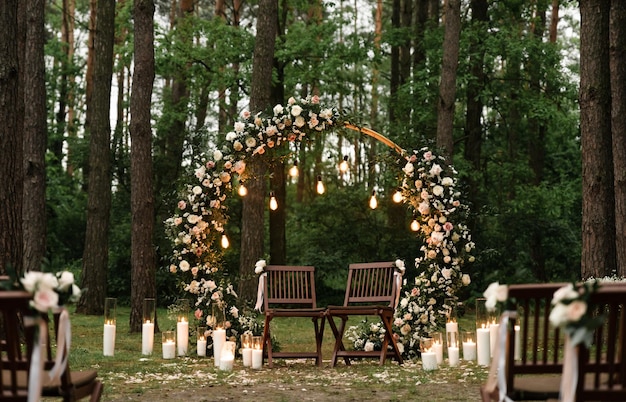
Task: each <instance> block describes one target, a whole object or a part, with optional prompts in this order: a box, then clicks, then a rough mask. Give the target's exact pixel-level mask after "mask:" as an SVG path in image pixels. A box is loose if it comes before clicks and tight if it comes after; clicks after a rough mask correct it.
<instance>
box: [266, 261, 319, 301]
mask: <svg viewBox="0 0 626 402" xmlns="http://www.w3.org/2000/svg"><path fill="white" fill-rule="evenodd" d="M264 271H265V272H266V273H267V278H266V281H265V296H264V302H263V303H264V309H265V311H267V310H268V309H270V308H272V307H278V306H283V307H286V306H297V307H299V308H316V307H317V306H316V303H317V302H316V298H315V267H312V266H291V265H268V266H266V267H265V269H264Z"/></svg>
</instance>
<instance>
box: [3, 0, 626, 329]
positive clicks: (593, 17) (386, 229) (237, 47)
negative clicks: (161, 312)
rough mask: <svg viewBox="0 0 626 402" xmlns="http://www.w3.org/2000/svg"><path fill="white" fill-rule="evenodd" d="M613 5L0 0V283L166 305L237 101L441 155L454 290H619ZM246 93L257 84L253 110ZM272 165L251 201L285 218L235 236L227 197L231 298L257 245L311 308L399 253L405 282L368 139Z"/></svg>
mask: <svg viewBox="0 0 626 402" xmlns="http://www.w3.org/2000/svg"><path fill="white" fill-rule="evenodd" d="M619 3H620V2H619V0H617V1H615V0H614V1H610V2H609V1H603V0H596V1H590V0H589V1H580V3H579V2H575V1H563V0H561V1H559V0H552V1H548V0H534V1H519V0H507V1H497V2H492V1H487V0H471V1H457V0H447V1H444V2H442V1H438V0H392V1H388V2H383V1H382V0H378V1H377V2H368V1H355V2H344V1H339V2H319V1H313V0H311V1H301V0H284V1H280V2H275V1H274V2H273V1H269V2H268V1H267V0H260V1H259V2H258V3H257V2H256V1H249V2H242V1H239V0H228V1H215V2H212V1H203V0H196V1H192V0H171V1H154V2H152V1H144V0H136V1H134V2H132V1H123V0H122V1H113V0H90V1H87V0H51V1H43V0H26V1H18V0H11V1H5V2H3V3H2V5H1V6H0V15H1V16H2V17H1V18H2V21H0V26H1V29H2V32H0V37H1V38H2V39H1V41H2V44H3V46H2V47H1V49H2V54H1V55H0V56H2V57H0V65H1V67H2V68H1V69H0V86H1V87H0V96H1V97H2V99H1V101H2V102H0V106H1V107H0V111H1V112H2V115H1V116H0V120H2V121H3V122H5V123H4V124H3V127H2V136H1V138H2V142H1V144H0V145H1V148H0V152H1V153H0V167H1V168H2V169H1V171H0V174H1V177H0V179H1V182H2V183H3V189H2V191H1V192H0V195H1V197H0V201H1V204H0V211H2V212H1V213H0V220H1V222H0V223H1V224H2V233H1V234H2V237H1V239H0V240H2V241H1V247H2V249H1V252H2V253H1V255H0V257H1V258H0V264H1V265H0V272H4V271H6V269H7V267H9V266H13V267H18V270H19V271H24V270H29V269H41V268H42V264H41V261H45V265H46V266H47V269H54V270H60V269H70V270H72V271H73V272H75V273H76V274H77V275H78V276H81V277H82V286H83V287H87V288H89V289H90V295H91V296H90V297H89V298H83V299H81V302H80V303H79V306H78V310H79V311H82V312H85V313H90V314H99V313H101V312H102V307H103V300H104V296H109V297H117V298H118V299H119V300H120V301H121V302H122V303H129V304H132V305H133V306H140V301H143V298H144V297H147V296H150V295H156V296H157V298H158V300H159V303H160V304H161V305H164V306H165V305H169V304H170V303H171V302H172V301H173V300H174V299H176V298H177V296H178V295H179V293H178V289H176V288H175V280H173V277H172V276H171V274H170V273H169V272H168V266H169V264H170V261H169V258H170V255H171V251H170V250H171V244H170V240H169V239H167V237H166V236H165V232H164V227H163V222H164V220H165V219H166V218H167V217H169V216H170V215H171V213H172V211H173V210H174V208H175V206H176V203H177V201H178V199H179V198H178V197H179V192H180V190H181V189H184V188H185V186H186V185H187V184H188V183H189V180H190V178H191V177H193V171H194V169H195V167H196V166H197V163H198V162H199V161H201V160H202V158H203V154H204V153H205V152H207V151H208V150H210V149H213V148H215V147H216V146H219V144H220V143H221V142H223V141H225V135H226V133H227V132H228V131H231V130H232V126H233V124H234V122H235V121H236V120H237V118H238V116H239V114H240V113H241V112H242V111H243V110H246V109H250V110H251V111H253V112H257V111H261V110H264V109H265V110H267V109H268V108H269V107H271V106H272V105H274V104H278V103H282V104H285V102H287V99H288V98H289V97H291V96H293V97H296V98H299V99H300V98H306V97H309V96H313V95H315V96H319V98H320V99H321V103H323V104H324V105H328V106H334V107H337V108H338V109H339V110H340V111H341V112H342V113H343V114H344V116H346V120H349V121H351V122H352V123H354V124H357V125H359V126H363V127H369V128H372V129H374V130H376V131H378V132H380V133H382V134H384V135H385V136H386V137H388V138H389V139H391V140H392V141H394V142H395V143H397V144H399V145H400V146H401V147H403V148H405V149H408V150H412V149H419V148H421V147H422V146H424V145H430V146H433V147H434V146H436V147H438V148H439V149H441V150H442V152H443V153H444V154H446V155H447V156H448V158H449V159H450V161H451V162H452V163H453V164H454V166H455V168H456V169H457V171H458V172H459V177H460V180H461V182H462V183H463V197H464V200H465V202H467V203H468V204H469V205H470V208H471V211H472V215H471V219H470V222H469V227H470V229H471V232H472V235H473V241H474V242H475V244H476V261H475V262H474V263H473V264H472V265H471V266H469V267H468V268H467V269H465V270H466V271H467V272H468V273H469V274H470V275H471V277H472V285H471V286H470V287H469V290H468V291H467V292H468V293H467V294H465V295H463V297H465V298H467V297H472V296H475V295H476V294H479V293H481V292H482V290H484V288H486V286H487V284H488V283H490V282H492V281H494V280H501V281H506V282H507V283H515V282H547V281H561V280H573V279H578V278H581V277H585V278H586V277H589V276H606V275H619V276H624V274H625V272H624V270H625V266H626V264H625V262H624V261H626V257H625V256H624V253H626V247H624V244H623V242H624V241H625V240H624V236H623V233H624V220H625V219H626V213H624V211H623V210H622V208H624V204H626V202H625V201H624V200H625V199H626V196H625V194H624V192H625V191H626V190H624V187H626V186H624V185H623V182H624V174H626V173H624V172H626V168H624V166H623V165H620V163H621V164H623V163H624V161H625V160H626V158H625V157H623V155H624V153H626V152H625V151H624V148H625V147H626V141H624V138H623V136H624V135H626V134H624V133H626V130H624V129H623V128H624V127H626V123H625V122H624V119H625V118H626V113H624V99H626V98H624V96H623V93H624V92H623V91H624V88H623V85H622V84H623V83H626V79H620V77H622V78H623V77H624V75H623V74H624V65H625V64H624V61H623V58H624V49H625V48H626V47H625V46H624V45H623V44H624V37H625V35H624V33H623V32H624V28H622V27H624V26H626V24H624V23H623V22H624V21H625V20H626V11H625V7H624V5H623V4H619ZM579 17H580V18H579ZM581 22H582V24H581ZM152 24H154V26H153V25H152ZM268 26H269V27H270V28H267V27H268ZM268 34H269V36H270V38H271V39H272V40H271V41H268V40H267V35H268ZM264 35H265V36H264ZM15 39H17V41H16V40H15ZM270 42H272V43H274V45H273V46H271V48H268V49H263V46H265V44H269V43H270ZM268 46H269V45H268ZM151 51H152V52H153V53H151ZM260 54H263V55H265V57H266V61H265V62H263V59H262V57H261V56H259V55H260ZM252 55H254V57H252ZM268 55H269V60H271V62H267V57H268ZM151 58H152V59H151ZM151 63H152V64H151ZM260 63H261V64H260ZM146 66H150V67H151V68H152V70H150V68H148V69H147V70H146ZM263 68H264V69H265V70H263ZM259 71H265V72H264V73H263V74H265V76H267V74H268V73H267V71H269V74H270V75H271V79H264V78H259V77H263V74H261V73H259ZM255 72H256V74H257V75H256V76H255ZM259 74H260V75H259ZM620 74H621V75H620ZM262 80H265V81H266V82H267V83H268V85H271V91H270V92H269V93H268V94H267V96H265V98H263V101H259V100H258V99H259V98H258V96H255V93H254V91H255V89H254V88H255V85H259V81H262ZM112 83H114V84H115V85H113V86H112ZM112 89H113V90H114V91H115V93H114V94H113V93H112ZM133 97H134V98H133ZM255 99H256V100H255ZM146 105H147V108H146ZM112 110H113V111H114V113H111V111H112ZM112 116H113V119H111V117H112ZM131 143H132V147H131ZM292 151H293V152H292V154H291V156H289V157H287V158H278V159H276V160H272V161H271V163H268V165H267V166H265V168H266V169H267V172H268V174H267V176H265V180H263V181H262V183H260V185H259V186H258V187H253V188H252V189H251V190H252V194H256V199H257V204H258V203H259V202H260V203H261V204H262V205H266V198H267V195H268V192H269V191H268V189H271V191H274V192H275V194H276V195H277V196H278V197H279V203H280V205H284V206H285V208H280V209H279V212H277V213H270V212H269V211H267V208H264V211H265V212H264V213H263V214H262V215H261V216H260V217H258V219H259V220H257V221H256V223H253V224H252V225H251V223H250V222H249V221H248V223H246V219H247V218H246V213H245V212H244V211H245V210H246V205H245V203H246V201H242V199H240V198H238V197H236V196H235V197H230V199H229V205H228V207H229V210H228V211H229V215H230V220H229V224H228V226H227V228H226V232H227V233H228V235H229V237H230V244H231V247H230V248H229V249H228V250H227V251H226V252H225V254H224V258H225V260H224V265H225V268H226V269H227V272H228V273H229V274H230V276H231V277H232V279H233V281H234V283H236V284H238V285H239V288H240V290H241V292H240V293H241V295H242V297H244V299H246V300H251V299H252V298H253V294H254V293H253V290H254V285H255V282H254V281H253V275H251V274H252V273H253V269H254V261H256V260H257V259H258V258H259V257H261V256H265V255H266V256H268V258H269V259H270V261H271V262H272V263H283V262H286V263H289V264H310V265H314V266H315V267H316V272H317V275H318V278H319V279H318V298H319V299H320V304H321V305H324V304H326V303H330V302H335V303H336V302H337V301H340V300H341V294H342V289H343V287H344V283H345V277H346V272H347V266H348V264H349V263H351V262H362V261H376V260H391V259H396V258H399V259H403V260H405V261H406V262H407V266H408V267H409V269H408V270H407V271H408V272H407V273H408V275H409V276H414V275H416V274H417V272H411V269H410V267H411V266H412V263H411V262H412V261H414V259H415V258H416V257H417V256H418V255H419V253H420V250H419V243H418V242H417V241H416V239H415V236H414V235H413V234H412V232H411V231H410V229H409V223H410V221H411V216H407V213H406V209H405V208H404V207H402V206H398V205H396V204H394V203H393V202H392V201H391V196H392V194H393V193H394V192H395V188H396V186H397V185H398V183H397V178H398V174H399V172H398V169H397V166H396V164H395V163H396V162H395V161H393V158H390V154H391V152H390V151H389V149H387V148H386V147H385V146H383V145H382V144H380V143H378V142H376V141H375V140H374V139H372V138H367V137H361V136H358V135H357V134H355V133H354V132H352V131H350V130H342V129H338V130H336V131H335V132H333V133H332V134H324V135H320V136H317V137H316V138H315V139H314V140H313V141H311V142H307V143H303V145H302V146H301V147H300V148H299V149H293V150H292ZM620 155H621V156H620ZM344 156H347V157H348V159H349V161H350V171H349V173H348V174H342V173H340V172H339V171H338V164H339V163H340V162H341V161H342V160H343V158H344ZM294 162H297V164H298V167H299V168H300V174H299V176H298V177H297V178H295V179H294V178H289V177H288V176H287V169H288V168H289V167H290V166H291V165H292V164H294ZM320 175H321V176H322V177H323V178H324V181H325V183H326V185H327V191H326V193H325V194H324V195H323V196H320V195H317V194H316V193H315V182H316V178H317V177H318V176H320ZM131 189H132V190H133V191H131ZM374 191H375V193H376V195H377V197H378V199H379V202H378V204H379V207H378V208H377V209H376V210H371V209H369V208H368V206H367V200H368V199H369V197H370V196H371V194H372V192H374ZM258 200H260V201H258ZM257 211H258V209H257ZM242 222H243V223H242ZM251 226H254V227H256V228H257V229H256V230H260V232H255V231H254V230H252V229H251ZM251 234H252V235H253V236H252V237H254V239H256V241H257V243H255V244H258V240H259V239H260V241H261V246H260V248H261V249H260V250H257V249H258V248H259V247H258V245H250V243H249V241H248V240H249V238H250V236H251ZM266 235H267V236H266ZM247 239H248V240H247ZM254 280H255V279H254ZM133 310H134V313H133V314H134V315H137V314H139V315H141V308H140V307H137V308H133ZM131 321H133V318H132V317H131ZM139 323H140V318H139V319H136V320H135V324H136V326H137V325H138V324H139ZM135 330H138V329H137V328H136V329H135Z"/></svg>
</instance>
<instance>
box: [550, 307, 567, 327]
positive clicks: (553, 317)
mask: <svg viewBox="0 0 626 402" xmlns="http://www.w3.org/2000/svg"><path fill="white" fill-rule="evenodd" d="M549 320H550V324H552V325H553V326H555V327H560V326H561V325H564V324H565V323H567V306H565V305H564V304H561V303H558V304H557V305H556V306H554V307H553V308H552V311H551V312H550V317H549Z"/></svg>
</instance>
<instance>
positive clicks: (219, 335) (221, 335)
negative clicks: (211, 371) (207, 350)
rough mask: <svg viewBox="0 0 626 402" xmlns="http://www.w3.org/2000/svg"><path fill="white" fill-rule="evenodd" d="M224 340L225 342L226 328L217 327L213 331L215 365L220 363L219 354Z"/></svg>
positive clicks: (217, 365)
mask: <svg viewBox="0 0 626 402" xmlns="http://www.w3.org/2000/svg"><path fill="white" fill-rule="evenodd" d="M224 342H226V330H224V329H222V328H217V329H216V330H214V331H213V359H214V360H215V367H219V365H220V354H221V352H222V346H224Z"/></svg>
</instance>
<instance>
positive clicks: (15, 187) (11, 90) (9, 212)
mask: <svg viewBox="0 0 626 402" xmlns="http://www.w3.org/2000/svg"><path fill="white" fill-rule="evenodd" d="M17 8H18V0H4V1H0V121H1V122H2V124H0V183H2V190H1V191H0V227H1V228H2V230H0V273H2V274H4V273H6V268H7V267H8V266H11V267H13V268H15V269H17V270H18V273H21V272H22V255H23V254H22V251H23V250H22V239H23V237H22V186H23V184H24V183H23V180H22V178H23V175H22V166H23V164H22V162H23V159H22V156H23V154H22V138H23V133H22V129H23V127H20V126H19V119H18V113H19V109H18V105H19V103H20V102H19V97H18V86H19V69H18V68H19V63H18V55H17V49H18V43H17V41H16V38H17V36H18V34H17V33H18V28H17Z"/></svg>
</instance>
